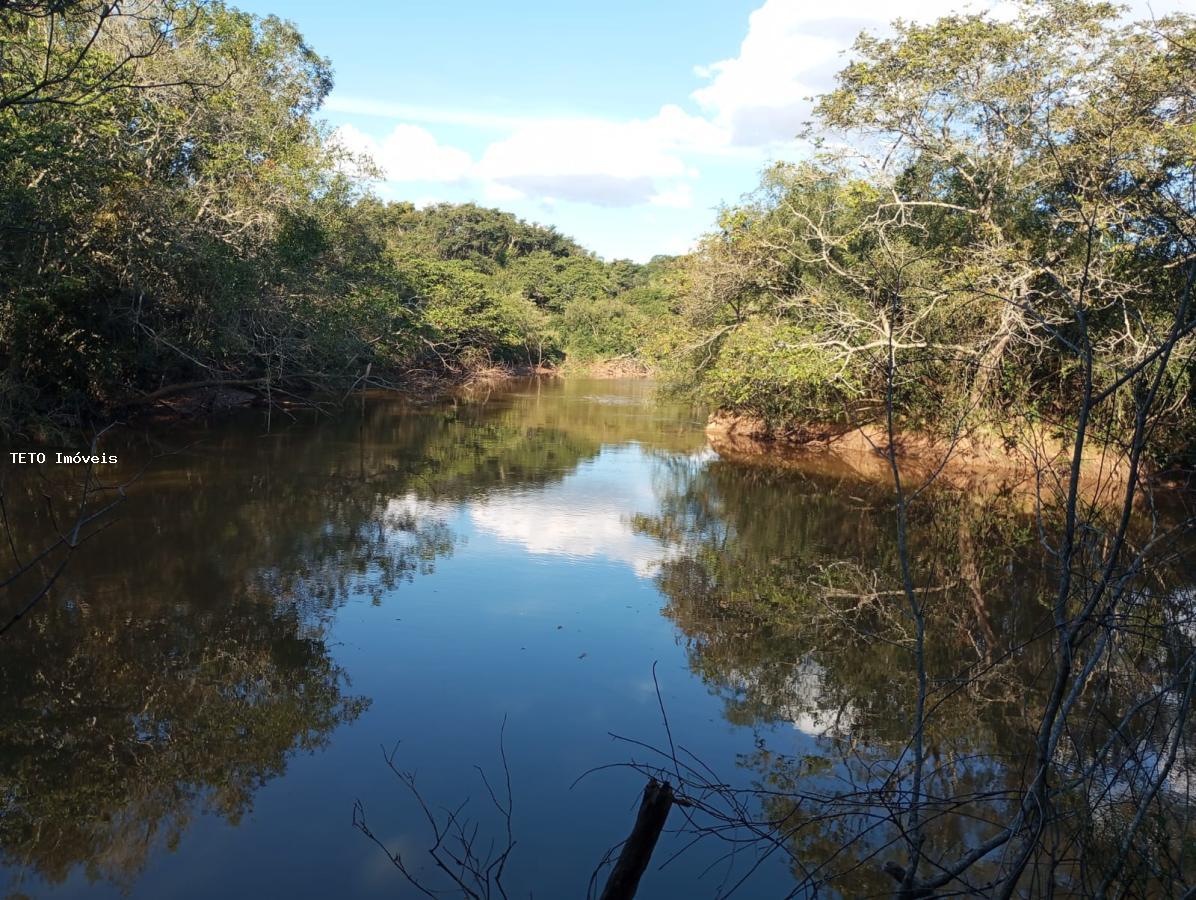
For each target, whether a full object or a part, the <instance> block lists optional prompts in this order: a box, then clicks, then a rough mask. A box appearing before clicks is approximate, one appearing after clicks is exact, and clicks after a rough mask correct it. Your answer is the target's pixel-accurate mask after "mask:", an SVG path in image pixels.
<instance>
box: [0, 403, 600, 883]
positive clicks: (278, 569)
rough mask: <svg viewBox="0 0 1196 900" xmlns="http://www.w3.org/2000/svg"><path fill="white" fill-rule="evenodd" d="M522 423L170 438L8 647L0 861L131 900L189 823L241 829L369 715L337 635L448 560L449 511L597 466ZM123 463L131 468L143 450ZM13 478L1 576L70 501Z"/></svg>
mask: <svg viewBox="0 0 1196 900" xmlns="http://www.w3.org/2000/svg"><path fill="white" fill-rule="evenodd" d="M522 413H523V411H521V410H519V409H517V408H516V407H514V406H512V405H510V404H501V403H500V404H494V405H491V406H488V407H485V408H483V407H481V406H476V405H471V404H461V405H459V406H458V407H457V408H456V410H450V411H448V412H446V413H442V412H440V411H437V412H433V413H430V414H422V413H411V412H410V411H404V410H401V409H398V408H396V406H394V405H392V404H389V403H378V404H373V405H370V406H368V407H367V408H366V410H365V419H364V421H361V420H358V419H357V418H355V417H353V416H345V417H343V418H339V419H335V420H321V421H318V422H313V423H310V424H305V423H297V424H295V425H293V426H292V427H291V429H290V430H284V431H282V432H276V433H274V434H271V435H263V434H262V428H261V422H260V420H259V419H256V418H254V419H252V420H247V421H246V422H243V423H241V424H237V423H232V424H229V425H226V426H218V427H213V428H211V429H210V430H209V429H208V426H202V429H203V430H202V431H201V433H199V434H197V435H187V434H177V435H173V434H172V435H171V439H172V441H174V442H176V443H177V444H180V445H183V444H188V442H189V441H190V439H191V438H192V437H195V438H197V439H198V440H197V441H196V443H194V444H193V445H189V446H188V449H187V450H185V451H184V452H181V453H178V454H175V455H167V456H162V457H161V458H158V459H156V460H154V462H153V464H152V465H151V466H150V467H149V469H148V471H147V472H146V473H145V474H144V476H143V477H142V478H141V479H140V480H139V481H137V482H136V483H135V484H134V485H133V486H132V487H131V489H130V496H129V499H128V500H127V502H126V503H125V504H124V505H123V506H122V507H121V509H120V511H119V514H118V518H117V520H116V522H115V524H114V525H113V527H111V528H110V529H109V530H108V531H107V532H106V533H105V534H103V535H102V536H101V537H100V538H99V539H97V540H96V541H95V542H91V543H88V544H85V545H83V546H82V547H81V548H79V550H78V551H76V556H74V557H73V558H72V560H71V564H70V566H69V567H68V568H67V569H66V571H65V574H64V575H63V578H62V580H61V581H60V582H59V583H58V584H57V585H56V586H55V589H54V592H53V594H52V595H51V596H50V597H49V598H47V600H46V601H45V602H44V604H43V606H42V607H41V608H39V609H38V611H37V613H36V615H33V616H31V617H30V618H29V619H28V620H25V621H23V622H22V623H21V625H20V627H17V628H14V629H13V630H12V631H11V632H10V633H9V634H8V635H6V636H5V639H4V641H3V643H2V644H0V723H2V724H0V797H2V798H3V812H2V813H0V859H2V860H3V863H4V864H5V865H6V866H9V867H11V868H13V869H14V870H26V871H31V872H35V873H37V874H38V875H40V876H41V877H44V878H46V879H49V880H51V881H58V880H62V879H65V878H66V877H68V875H69V874H70V873H71V872H72V870H73V869H74V868H75V867H76V866H82V867H83V869H84V871H85V873H86V875H87V877H88V878H90V879H107V880H112V881H114V882H116V883H118V884H122V885H126V886H128V885H131V884H132V882H133V881H134V880H135V879H136V877H137V875H138V873H139V872H140V870H141V869H142V867H143V866H144V864H145V862H146V860H147V858H148V855H149V853H150V851H151V850H152V849H153V847H155V846H156V845H159V844H165V845H167V846H173V845H174V844H176V843H177V842H178V841H180V840H181V839H182V836H183V834H184V832H185V831H186V828H187V827H188V824H189V822H190V821H191V819H192V818H193V817H194V816H195V815H196V813H197V812H198V811H200V810H204V811H208V812H212V813H215V814H217V815H220V816H222V817H224V818H226V819H227V820H229V821H231V822H236V821H237V820H238V819H239V818H240V817H241V816H242V815H243V814H244V813H245V812H246V811H247V810H248V809H249V808H250V807H251V805H252V802H253V796H254V793H255V791H256V790H257V789H258V788H259V787H260V786H262V785H263V784H265V783H266V782H267V781H269V780H270V779H272V778H274V777H276V776H278V775H279V774H281V773H282V772H283V771H284V770H285V768H286V764H287V758H288V756H289V755H290V754H292V753H295V752H298V751H311V750H316V749H318V748H320V747H321V746H323V745H324V744H325V743H326V742H327V741H328V740H329V737H330V735H331V733H332V732H333V730H334V729H335V728H336V727H337V726H338V725H340V724H342V723H346V722H350V721H352V720H353V719H354V718H356V716H357V715H358V714H359V713H360V712H361V710H362V709H363V708H364V707H365V705H366V704H367V703H368V701H367V700H365V699H363V698H360V697H355V696H353V695H352V693H351V690H350V689H349V687H348V679H347V673H346V672H345V671H344V670H343V669H342V668H341V667H340V666H339V665H338V664H337V663H336V662H335V660H334V658H333V655H332V651H331V649H330V646H329V644H328V643H327V638H326V621H327V618H328V616H329V614H330V613H331V612H332V611H334V610H335V609H336V608H338V607H339V606H340V605H341V604H343V603H345V602H346V601H347V600H348V599H350V598H351V597H353V596H354V595H357V594H365V595H366V596H368V597H371V598H373V599H374V600H380V598H381V597H382V595H383V594H385V593H387V592H389V591H392V590H393V589H395V588H396V587H397V586H398V585H400V584H401V583H402V582H403V581H405V580H409V579H410V578H412V577H414V576H415V575H416V574H418V573H421V572H427V571H430V570H431V568H432V566H433V565H434V564H435V561H436V560H437V559H438V558H441V557H444V556H445V555H447V554H450V553H451V552H452V551H453V548H454V545H455V543H456V538H455V536H454V535H453V533H452V530H451V528H450V526H449V524H448V522H447V521H446V519H445V516H444V513H443V512H442V511H441V510H443V508H444V504H446V503H452V502H454V501H456V500H459V499H464V498H466V497H470V496H473V495H475V494H477V493H478V492H481V491H489V490H501V489H503V487H504V486H505V485H510V486H511V487H516V486H519V485H526V484H527V483H528V482H544V481H547V480H550V479H554V478H561V477H564V476H565V475H566V474H567V473H568V472H569V471H571V470H572V469H573V468H574V467H576V465H577V464H578V462H579V461H581V460H583V459H585V458H588V457H591V456H593V455H596V454H597V452H598V449H599V447H600V444H599V443H597V442H596V441H594V440H590V439H588V438H586V437H584V436H578V435H575V434H571V433H570V432H568V431H563V430H560V429H556V428H553V427H551V425H550V424H547V423H544V422H541V423H538V424H528V423H527V422H526V421H525V418H524V416H523V415H522ZM109 449H115V448H109ZM120 450H121V455H122V456H123V457H124V458H125V459H127V460H128V461H129V464H130V466H136V467H140V465H141V464H142V462H144V461H145V459H146V458H147V457H148V456H149V455H150V454H151V452H152V451H151V450H150V449H149V448H147V446H145V445H142V444H141V443H140V442H139V441H137V440H130V441H129V442H128V444H127V445H126V446H124V447H121V448H120ZM19 474H20V473H15V474H13V473H10V476H11V477H10V478H9V479H8V482H7V483H6V484H5V486H4V487H5V499H6V503H7V513H8V516H9V519H10V521H11V523H12V525H13V529H12V536H13V540H14V548H13V549H12V550H10V549H9V548H8V547H2V548H0V549H2V550H3V552H4V555H5V562H6V564H8V563H9V562H10V560H9V559H8V557H9V556H10V555H11V553H12V552H13V551H15V553H16V555H17V556H19V557H21V558H25V559H27V558H29V557H30V556H31V555H32V553H33V551H34V550H35V549H36V548H37V547H39V546H42V545H43V544H44V543H45V538H46V537H47V535H49V534H51V533H52V532H53V523H52V522H51V521H50V520H49V518H48V516H47V513H46V507H45V505H44V501H43V497H42V495H43V493H47V492H48V493H50V494H52V495H57V499H58V501H59V502H58V505H59V506H60V507H62V508H69V499H70V498H69V494H70V491H71V490H72V486H71V483H70V480H69V479H68V478H66V476H65V473H63V481H62V483H61V484H58V483H55V482H53V481H43V479H42V478H41V477H39V476H38V475H37V474H34V473H33V472H32V471H31V472H30V475H29V478H27V479H26V480H25V481H20V480H19V479H18V477H17V476H18V475H19ZM120 474H121V473H118V474H117V475H113V476H110V477H112V478H113V479H115V478H117V477H119V475H120ZM38 574H39V573H37V572H31V573H30V577H31V578H32V577H37V576H38ZM10 599H11V598H10V597H9V596H7V595H4V594H0V612H3V611H4V610H5V608H6V607H5V604H7V603H9V602H10Z"/></svg>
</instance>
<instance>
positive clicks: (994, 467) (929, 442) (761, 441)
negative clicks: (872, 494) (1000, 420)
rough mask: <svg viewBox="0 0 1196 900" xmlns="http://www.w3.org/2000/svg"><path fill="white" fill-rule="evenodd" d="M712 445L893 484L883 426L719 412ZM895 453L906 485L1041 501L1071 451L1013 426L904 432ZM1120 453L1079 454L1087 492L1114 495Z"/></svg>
mask: <svg viewBox="0 0 1196 900" xmlns="http://www.w3.org/2000/svg"><path fill="white" fill-rule="evenodd" d="M706 435H707V437H708V438H709V440H710V445H711V446H712V447H713V448H714V450H715V451H716V452H717V453H718V454H719V455H720V456H722V457H725V458H728V459H734V460H737V461H742V462H767V463H769V464H774V465H776V464H779V465H783V466H792V467H794V468H800V469H802V470H803V471H808V472H811V473H817V474H825V475H833V476H839V477H850V478H855V479H859V480H863V481H871V482H884V483H887V484H892V482H893V471H892V467H891V463H890V459H889V441H888V433H887V430H886V429H885V428H884V427H883V426H881V425H880V424H868V425H864V426H860V427H852V426H849V425H833V424H821V423H810V424H804V425H793V426H789V427H787V428H783V429H778V428H774V427H770V426H769V425H768V424H767V423H765V422H764V421H763V420H761V419H758V418H754V417H751V416H743V415H738V414H735V413H729V412H718V413H715V414H714V415H712V416H711V417H710V420H709V422H708V424H707V426H706ZM894 450H895V453H894V454H893V455H894V457H895V459H896V462H897V466H898V469H899V471H900V474H901V478H902V481H903V484H904V485H905V486H907V487H910V488H916V487H918V486H920V485H922V484H925V483H926V482H927V481H929V480H931V479H934V480H935V481H936V482H938V483H941V484H943V485H945V486H950V487H954V488H964V489H969V490H976V491H977V492H979V493H981V494H985V495H989V494H992V493H997V492H1013V493H1028V494H1034V495H1040V496H1042V497H1043V498H1044V499H1045V498H1048V497H1053V496H1056V495H1058V494H1059V492H1060V491H1062V490H1065V489H1066V486H1067V483H1068V477H1069V473H1070V469H1071V449H1070V447H1067V446H1065V445H1064V444H1063V442H1062V441H1061V440H1059V439H1058V438H1056V437H1054V436H1051V435H1049V434H1046V433H1045V432H1043V431H1042V430H1041V429H1035V428H1031V427H1028V426H1018V427H1014V426H1010V427H1009V428H1008V429H1007V430H1006V432H1004V433H1000V434H998V433H985V434H981V433H976V432H972V433H967V434H961V435H958V436H956V437H955V438H954V439H951V438H948V437H938V436H934V435H929V434H924V433H918V432H903V433H900V434H898V435H897V436H896V439H895V441H894ZM1127 475H1128V469H1127V465H1126V460H1125V454H1124V453H1122V452H1121V451H1120V450H1119V449H1118V448H1116V447H1099V446H1097V447H1093V448H1091V449H1089V450H1087V451H1086V452H1085V453H1084V457H1083V460H1082V463H1081V480H1082V482H1083V483H1084V486H1085V488H1086V491H1085V493H1096V494H1102V495H1103V494H1105V493H1106V492H1108V493H1110V494H1113V493H1115V491H1116V488H1117V487H1118V486H1121V485H1124V484H1125V479H1126V477H1127Z"/></svg>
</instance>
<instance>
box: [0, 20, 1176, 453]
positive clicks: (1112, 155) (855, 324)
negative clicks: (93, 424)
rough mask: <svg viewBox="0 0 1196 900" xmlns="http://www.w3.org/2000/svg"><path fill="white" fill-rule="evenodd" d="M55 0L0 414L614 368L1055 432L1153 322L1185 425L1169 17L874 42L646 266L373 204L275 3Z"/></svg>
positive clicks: (21, 206) (764, 396) (483, 212)
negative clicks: (699, 232)
mask: <svg viewBox="0 0 1196 900" xmlns="http://www.w3.org/2000/svg"><path fill="white" fill-rule="evenodd" d="M50 10H51V6H47V5H45V4H41V3H34V2H18V3H7V4H4V5H3V7H0V40H2V41H3V44H2V46H0V54H2V56H3V61H4V64H3V67H2V68H0V156H2V159H0V162H2V163H3V164H2V165H0V232H2V233H3V235H4V239H3V242H2V243H0V357H2V358H3V382H2V385H0V397H2V407H0V422H3V424H4V426H5V427H6V429H9V430H13V429H17V430H20V429H22V428H25V427H26V426H28V425H29V423H31V422H36V421H41V422H43V423H44V422H54V421H58V422H61V423H69V422H79V421H81V420H89V419H94V418H95V417H96V416H97V413H103V412H104V411H108V410H111V409H113V408H119V407H122V406H128V405H130V404H132V405H143V404H145V403H147V402H149V401H153V400H156V399H158V398H161V397H165V396H169V395H170V394H172V393H174V392H177V391H179V390H182V389H186V388H188V387H190V386H192V385H206V384H228V385H237V386H241V387H247V388H250V389H252V390H256V391H260V392H263V393H271V392H277V393H278V395H279V396H286V395H288V394H290V395H294V394H299V393H309V392H311V391H313V390H320V389H329V388H337V389H344V388H345V387H347V386H350V385H355V384H361V383H369V382H372V383H388V384H399V383H402V382H403V381H404V380H405V379H408V378H410V377H411V376H412V375H413V374H418V373H422V374H429V373H430V374H432V375H450V376H452V375H458V376H459V375H461V374H462V373H464V372H469V371H473V370H476V369H477V368H479V367H484V366H490V365H504V364H505V365H521V366H528V367H540V366H557V365H560V364H561V363H563V362H565V361H566V360H570V361H578V362H584V361H587V360H593V359H597V358H603V357H631V358H634V359H636V360H640V361H643V362H644V363H646V364H650V365H652V366H653V367H655V368H657V369H658V370H659V371H660V374H661V375H662V379H663V381H664V383H665V384H666V385H671V386H672V387H673V388H674V389H675V390H678V391H682V392H689V393H691V394H693V395H695V396H697V397H698V398H700V399H702V400H704V401H706V402H707V403H709V404H710V405H712V406H714V407H716V408H723V409H728V410H732V411H735V412H737V413H746V414H750V415H752V416H756V417H759V418H761V419H763V420H765V421H767V422H769V423H770V424H772V425H775V426H784V425H786V424H792V423H794V422H798V423H800V422H808V421H811V420H816V421H826V420H828V419H843V418H845V417H846V418H852V419H856V420H868V419H869V418H873V419H875V418H876V417H878V416H879V415H880V413H881V411H882V410H890V411H892V412H893V414H894V415H895V416H896V417H897V418H898V419H899V420H900V422H901V423H902V425H903V426H912V427H918V428H922V429H931V430H933V429H935V428H939V427H946V428H948V429H950V428H956V427H958V426H959V424H960V423H966V425H967V427H981V428H983V427H992V426H1001V427H1008V426H1009V425H1010V422H1011V421H1012V420H1014V419H1016V420H1017V421H1018V422H1019V423H1022V424H1026V423H1029V424H1031V425H1036V426H1037V425H1042V424H1044V423H1045V424H1047V425H1049V426H1051V427H1060V426H1065V425H1066V424H1067V422H1068V417H1069V415H1070V412H1069V411H1070V410H1073V409H1074V407H1075V405H1076V398H1077V397H1079V396H1080V394H1081V393H1083V392H1084V391H1085V390H1086V389H1087V390H1088V391H1089V392H1090V393H1091V394H1094V395H1099V394H1100V393H1101V392H1102V391H1108V390H1109V389H1111V388H1114V387H1116V386H1118V385H1119V382H1118V379H1119V378H1120V377H1121V373H1124V372H1126V371H1127V370H1129V369H1132V368H1133V367H1135V366H1137V365H1140V364H1142V363H1143V362H1146V361H1152V360H1154V359H1155V358H1156V356H1157V349H1158V343H1159V342H1158V337H1159V335H1160V334H1161V333H1163V332H1166V331H1167V329H1168V328H1169V327H1170V326H1171V325H1173V324H1174V325H1175V326H1176V328H1177V331H1176V332H1175V334H1174V341H1172V342H1171V344H1170V346H1171V350H1169V351H1168V353H1167V367H1166V372H1165V377H1164V378H1163V380H1162V382H1161V383H1160V385H1159V389H1158V390H1159V393H1160V394H1161V400H1162V402H1160V403H1159V404H1157V406H1158V407H1160V408H1164V409H1166V411H1167V423H1166V428H1165V430H1166V433H1167V435H1168V436H1169V440H1168V441H1166V442H1164V443H1165V446H1164V447H1163V448H1162V450H1161V451H1160V452H1161V453H1162V455H1171V456H1177V457H1178V456H1182V455H1183V454H1184V453H1185V452H1186V449H1187V447H1188V445H1189V444H1190V442H1191V437H1192V434H1191V432H1192V424H1193V419H1192V416H1191V408H1192V399H1191V398H1192V388H1191V375H1192V372H1191V365H1190V358H1191V349H1192V345H1191V335H1190V332H1191V328H1192V317H1191V316H1190V314H1188V313H1186V312H1183V313H1182V314H1180V315H1178V317H1177V315H1176V313H1177V305H1178V304H1181V302H1182V303H1183V304H1185V309H1186V302H1187V301H1186V296H1187V293H1186V292H1187V291H1189V290H1190V281H1191V277H1192V259H1193V252H1194V251H1193V244H1194V241H1196V179H1194V177H1193V167H1194V164H1196V130H1194V129H1196V83H1194V81H1193V78H1192V72H1193V71H1194V70H1196V23H1194V21H1193V20H1192V19H1191V18H1190V17H1183V16H1177V17H1172V18H1169V19H1163V20H1157V21H1151V22H1142V23H1137V24H1130V25H1126V24H1124V23H1123V22H1122V20H1121V19H1119V18H1118V10H1117V9H1116V8H1115V7H1113V6H1110V5H1106V4H1100V3H1089V2H1082V0H1058V2H1049V3H1030V4H1027V5H1026V6H1024V7H1023V8H1022V11H1021V13H1020V14H1019V15H1018V16H1017V17H1015V18H1012V19H1008V20H1000V19H995V18H991V17H988V16H986V15H984V14H975V15H969V16H956V17H949V18H945V19H941V20H939V21H937V22H935V23H933V24H930V25H909V24H907V25H899V26H898V27H897V29H896V32H895V34H894V35H893V36H892V37H889V38H885V39H881V38H877V37H870V36H867V35H864V36H861V38H860V39H859V41H858V42H857V44H856V47H855V50H854V53H853V61H852V62H851V63H850V64H849V65H848V66H847V67H846V68H845V69H843V71H842V72H841V73H840V75H839V79H838V87H837V89H836V90H834V91H833V92H832V93H830V94H828V95H826V96H824V97H822V98H821V100H820V101H819V103H818V105H817V107H816V111H815V115H816V121H815V122H814V123H813V124H812V125H811V126H810V132H809V134H808V135H807V137H808V138H809V139H810V146H811V148H812V149H811V151H810V152H809V153H808V154H807V156H806V158H805V160H804V161H802V162H778V163H776V164H774V165H772V166H771V167H769V168H768V169H767V170H766V171H765V173H764V175H763V178H762V182H761V184H760V187H759V189H758V190H757V191H755V192H754V193H753V194H751V195H749V196H747V197H746V198H745V199H744V200H743V201H742V202H740V203H738V204H736V205H730V206H727V207H725V208H724V209H723V210H722V211H721V213H720V215H719V217H718V221H717V227H716V230H714V231H713V232H712V233H711V234H709V235H707V236H706V237H705V238H703V239H702V240H701V241H700V242H699V244H698V246H697V249H696V250H695V251H694V252H692V253H691V254H689V255H688V256H685V257H680V258H676V259H668V258H663V257H661V258H657V259H655V260H653V261H652V262H651V263H649V264H647V265H639V264H635V263H632V262H629V261H626V260H617V261H613V262H606V261H603V260H601V259H599V258H597V257H596V256H595V255H594V254H592V253H589V252H587V251H586V250H585V249H584V248H582V247H581V246H579V245H578V244H577V243H576V242H574V241H573V240H571V239H569V238H567V237H565V236H564V235H562V234H560V233H558V232H557V231H556V230H555V229H553V228H551V227H543V226H540V225H537V224H532V223H528V222H524V221H521V220H519V219H517V218H516V217H514V216H512V215H510V214H508V213H504V212H501V211H499V210H493V209H484V208H481V207H478V206H475V205H472V204H465V205H450V204H441V205H436V206H431V207H427V208H422V209H417V208H415V207H414V206H413V205H411V204H409V203H402V202H399V203H393V202H383V201H381V200H379V199H378V198H377V197H376V196H375V195H374V194H372V193H371V190H370V184H371V176H373V175H374V174H376V173H374V171H373V164H372V163H371V161H370V160H368V159H361V158H355V157H353V155H352V154H350V153H349V152H347V151H346V150H345V149H344V147H343V146H341V145H340V144H339V143H338V142H337V140H336V138H335V135H334V134H333V133H332V132H331V131H330V130H329V129H328V127H327V126H326V125H325V124H323V123H322V120H321V119H320V118H319V117H318V111H319V109H320V105H321V103H322V102H323V100H324V99H325V97H326V96H327V95H328V92H329V91H330V90H331V87H332V69H331V64H330V62H329V61H328V60H327V59H324V58H323V57H321V56H319V55H318V53H317V52H316V51H315V50H314V49H313V48H311V47H310V46H309V45H308V44H307V43H306V42H305V40H304V38H303V37H302V36H301V35H300V34H299V33H297V31H296V30H295V28H294V27H293V26H291V25H290V24H288V23H287V22H285V21H283V20H281V19H278V18H274V17H268V18H257V17H254V16H251V15H248V14H246V13H242V12H238V11H237V10H235V9H233V8H231V7H227V6H225V5H223V4H220V3H201V2H189V3H178V4H176V3H162V2H153V0H145V2H142V3H139V4H134V5H133V6H129V5H122V6H120V7H113V6H109V5H108V4H102V3H97V2H91V0H75V2H70V3H67V4H65V5H64V6H63V9H62V10H61V11H59V12H56V13H53V14H52V13H51V12H50ZM878 159H879V160H881V161H880V162H878V161H877V160H878ZM1181 298H1183V299H1181ZM649 323H650V324H651V327H647V326H648V325H649ZM1152 354H1155V355H1154V356H1152ZM897 372H899V373H900V374H899V375H897V376H895V375H894V373H897ZM367 374H368V377H366V376H367ZM1085 385H1087V388H1085ZM1127 417H1129V418H1132V410H1131V408H1130V406H1127V405H1126V404H1118V403H1112V404H1108V405H1106V406H1105V407H1104V408H1102V410H1101V411H1100V414H1099V416H1098V420H1099V421H1098V422H1097V423H1096V424H1098V425H1099V426H1100V427H1101V428H1102V429H1103V432H1102V433H1103V434H1104V435H1105V436H1106V438H1112V437H1113V436H1115V435H1117V434H1118V433H1121V432H1124V431H1125V429H1126V428H1127V427H1128V425H1129V420H1128V418H1127Z"/></svg>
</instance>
